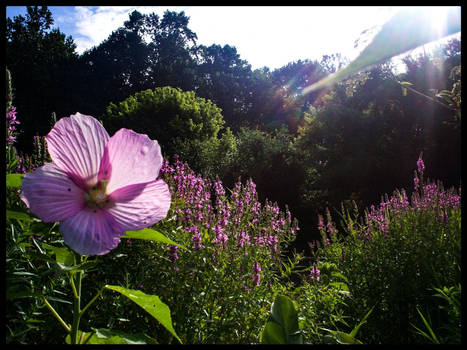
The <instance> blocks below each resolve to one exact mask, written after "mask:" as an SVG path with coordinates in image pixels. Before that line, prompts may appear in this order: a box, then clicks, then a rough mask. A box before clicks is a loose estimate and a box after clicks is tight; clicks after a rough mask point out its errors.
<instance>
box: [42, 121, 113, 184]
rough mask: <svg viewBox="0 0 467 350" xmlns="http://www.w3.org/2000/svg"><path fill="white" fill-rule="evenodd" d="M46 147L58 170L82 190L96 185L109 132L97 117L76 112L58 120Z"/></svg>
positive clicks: (50, 133)
mask: <svg viewBox="0 0 467 350" xmlns="http://www.w3.org/2000/svg"><path fill="white" fill-rule="evenodd" d="M46 139H47V149H48V151H49V153H50V157H51V158H52V161H53V163H54V164H55V165H57V167H58V168H59V169H61V170H62V171H63V172H65V173H66V174H68V176H70V178H71V179H72V180H73V181H74V182H75V183H76V184H77V185H78V186H80V187H81V188H82V189H83V190H86V189H89V188H90V187H91V186H94V185H96V184H97V174H98V172H99V167H100V163H101V159H102V156H103V154H104V149H105V146H106V144H107V142H108V140H109V134H108V133H107V131H106V130H105V129H104V127H103V126H102V125H101V124H100V123H99V121H97V119H95V118H93V117H91V116H88V115H83V114H80V113H76V114H74V115H72V116H70V117H66V118H62V119H60V120H59V121H58V122H57V123H55V125H54V127H53V128H52V130H51V131H50V132H49V134H48V135H47V136H46Z"/></svg>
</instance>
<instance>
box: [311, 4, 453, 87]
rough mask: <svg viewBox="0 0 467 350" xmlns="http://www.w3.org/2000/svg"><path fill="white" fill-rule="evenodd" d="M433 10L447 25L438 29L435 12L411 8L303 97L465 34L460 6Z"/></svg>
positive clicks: (444, 24)
mask: <svg viewBox="0 0 467 350" xmlns="http://www.w3.org/2000/svg"><path fill="white" fill-rule="evenodd" d="M432 11H438V13H439V11H445V12H446V16H445V18H444V22H443V23H442V24H441V23H437V25H436V27H435V26H434V25H433V23H434V22H435V21H433V16H432V14H433V13H432V12H430V10H429V9H428V10H421V9H420V8H408V9H403V10H401V11H400V12H398V13H397V14H396V15H394V16H393V17H392V18H391V19H390V20H389V21H387V22H386V23H385V24H384V25H383V27H382V28H381V30H380V31H379V33H378V34H376V36H375V37H374V38H373V40H372V42H371V43H370V44H369V45H368V46H367V47H366V48H365V49H364V50H363V51H362V52H361V53H360V55H359V56H358V57H357V58H356V59H355V60H353V61H352V62H351V63H350V64H349V65H348V66H347V67H345V68H343V69H342V70H340V71H338V72H336V73H334V74H331V75H330V76H327V77H326V78H324V79H321V80H320V81H318V82H317V83H315V84H313V85H311V86H309V87H307V88H305V89H303V94H306V93H309V92H311V91H314V90H316V89H319V88H322V87H324V86H328V85H331V84H334V83H337V82H338V81H340V80H342V79H344V78H346V77H347V76H349V75H350V74H353V73H357V72H359V71H361V70H363V69H367V68H369V67H371V66H374V65H377V64H379V63H382V62H384V61H386V60H388V59H389V58H391V57H394V56H398V55H400V54H403V53H404V52H407V51H409V50H412V49H415V48H417V47H419V46H422V45H424V44H427V43H429V42H432V41H435V40H438V39H440V38H443V37H445V36H448V35H451V34H454V33H458V32H460V31H461V8H460V6H456V7H452V8H449V9H447V10H445V9H443V8H440V9H439V10H438V9H436V10H432Z"/></svg>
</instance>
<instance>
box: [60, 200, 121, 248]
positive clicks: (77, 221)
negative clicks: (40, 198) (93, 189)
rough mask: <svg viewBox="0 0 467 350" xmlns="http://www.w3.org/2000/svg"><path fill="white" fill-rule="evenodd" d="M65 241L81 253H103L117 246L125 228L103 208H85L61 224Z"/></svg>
mask: <svg viewBox="0 0 467 350" xmlns="http://www.w3.org/2000/svg"><path fill="white" fill-rule="evenodd" d="M60 232H61V233H62V234H63V237H64V238H65V243H66V244H67V245H68V246H69V247H70V248H71V249H73V250H74V251H75V252H77V253H79V254H81V255H103V254H106V253H108V252H109V251H110V250H112V249H114V248H115V247H117V245H118V243H120V237H121V236H122V235H124V234H125V230H123V229H122V227H121V226H120V225H119V224H118V223H117V222H116V221H115V219H114V218H113V217H112V215H110V214H109V213H108V212H106V211H105V210H103V209H99V208H96V209H91V208H87V207H86V208H85V209H83V210H82V211H80V212H79V213H78V214H76V215H75V216H73V217H71V218H69V219H67V220H65V221H64V222H62V223H61V225H60Z"/></svg>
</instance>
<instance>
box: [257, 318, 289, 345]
mask: <svg viewBox="0 0 467 350" xmlns="http://www.w3.org/2000/svg"><path fill="white" fill-rule="evenodd" d="M286 339H287V337H286V335H285V333H284V329H283V328H282V327H281V325H280V324H278V323H276V322H274V321H268V322H267V323H266V326H265V327H264V330H263V333H261V343H262V344H286V342H287V340H286Z"/></svg>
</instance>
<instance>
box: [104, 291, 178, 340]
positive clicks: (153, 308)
mask: <svg viewBox="0 0 467 350" xmlns="http://www.w3.org/2000/svg"><path fill="white" fill-rule="evenodd" d="M104 288H106V289H110V290H114V291H116V292H118V293H120V294H122V295H124V296H126V297H127V298H129V299H130V300H131V301H133V302H135V303H136V304H138V306H140V307H142V308H143V309H144V310H145V311H147V312H148V313H149V314H150V315H151V316H152V317H154V318H155V319H156V320H157V321H159V322H160V323H161V324H162V325H163V326H164V327H165V328H166V329H167V330H168V331H169V332H170V333H171V334H172V335H173V336H174V337H175V338H177V339H178V340H179V341H180V338H179V337H178V335H177V333H175V330H174V329H173V326H172V318H171V317H170V309H169V307H168V306H167V305H166V304H164V303H163V302H162V301H161V300H160V299H159V297H158V296H156V295H148V294H145V293H143V292H142V291H140V290H134V289H127V288H122V287H120V286H109V285H106V286H104Z"/></svg>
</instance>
